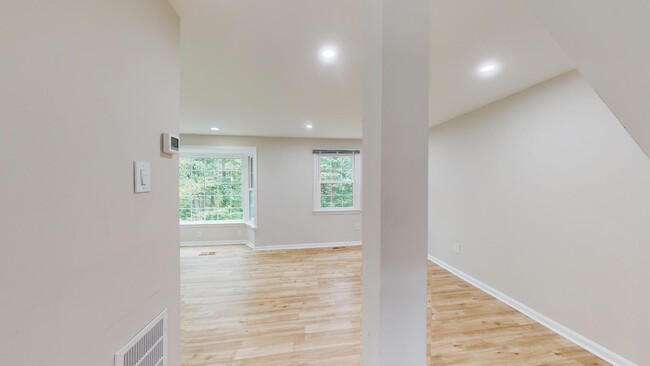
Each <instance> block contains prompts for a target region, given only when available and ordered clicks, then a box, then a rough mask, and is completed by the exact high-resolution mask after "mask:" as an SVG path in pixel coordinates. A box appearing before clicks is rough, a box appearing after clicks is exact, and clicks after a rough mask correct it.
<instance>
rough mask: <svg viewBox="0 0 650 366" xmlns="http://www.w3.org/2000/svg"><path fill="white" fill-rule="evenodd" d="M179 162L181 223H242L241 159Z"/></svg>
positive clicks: (242, 163)
mask: <svg viewBox="0 0 650 366" xmlns="http://www.w3.org/2000/svg"><path fill="white" fill-rule="evenodd" d="M179 161H180V219H181V221H188V222H192V221H242V220H244V195H243V189H242V188H243V166H244V159H243V158H234V157H227V158H212V157H181V158H180V160H179ZM247 194H248V192H247Z"/></svg>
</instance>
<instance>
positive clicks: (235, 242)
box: [181, 240, 255, 249]
mask: <svg viewBox="0 0 650 366" xmlns="http://www.w3.org/2000/svg"><path fill="white" fill-rule="evenodd" d="M222 245H246V246H248V247H249V248H251V249H255V244H253V243H251V242H250V241H248V240H213V241H182V242H181V247H182V248H186V247H216V246H222Z"/></svg>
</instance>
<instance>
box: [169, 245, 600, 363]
mask: <svg viewBox="0 0 650 366" xmlns="http://www.w3.org/2000/svg"><path fill="white" fill-rule="evenodd" d="M210 252H213V253H210ZM181 284H182V285H181V300H182V343H183V345H182V346H183V354H182V363H183V365H184V366H198V365H205V366H216V365H232V366H235V365H237V366H243V365H256V366H291V365H296V366H297V365H302V366H347V365H355V366H358V365H360V363H361V357H360V353H361V351H360V336H359V333H360V320H361V249H360V248H358V247H357V248H340V249H313V250H311V249H310V250H287V251H273V252H260V251H257V252H254V251H252V250H250V249H249V248H248V247H246V246H220V247H211V248H206V247H203V248H183V249H181ZM428 300H429V314H430V316H429V319H428V334H429V335H428V337H429V349H428V353H429V365H490V366H497V365H540V366H541V365H562V366H570V365H575V366H578V365H609V364H608V363H606V362H604V361H602V360H600V359H598V358H597V357H595V356H593V355H591V354H590V353H588V352H586V351H584V350H583V349H581V348H580V347H577V346H575V345H573V344H572V343H570V342H569V341H567V340H565V339H564V338H562V337H560V336H558V335H555V334H554V333H552V332H550V331H549V330H547V329H546V328H544V327H542V326H541V325H539V324H536V323H535V322H534V321H532V320H531V319H529V318H527V317H526V316H524V315H522V314H520V313H518V312H516V311H515V310H513V309H511V308H510V307H508V306H506V305H504V304H502V303H501V302H499V301H498V300H496V299H494V298H492V297H490V296H489V295H487V294H485V293H483V292H482V291H480V290H478V289H476V288H474V287H472V286H471V285H469V284H467V283H465V282H463V281H462V280H460V279H458V278H457V277H455V276H454V275H452V274H450V273H449V272H447V271H445V270H443V269H442V268H440V267H438V266H435V265H433V264H430V265H429V299H428ZM396 366H408V365H396Z"/></svg>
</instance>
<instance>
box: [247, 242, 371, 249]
mask: <svg viewBox="0 0 650 366" xmlns="http://www.w3.org/2000/svg"><path fill="white" fill-rule="evenodd" d="M359 245H361V242H360V241H343V242H331V243H308V244H286V245H262V246H254V249H255V250H294V249H315V248H333V247H353V246H359Z"/></svg>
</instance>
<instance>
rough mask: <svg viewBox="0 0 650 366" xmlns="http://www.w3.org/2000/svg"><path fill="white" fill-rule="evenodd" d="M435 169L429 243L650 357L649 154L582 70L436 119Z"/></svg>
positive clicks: (569, 320)
mask: <svg viewBox="0 0 650 366" xmlns="http://www.w3.org/2000/svg"><path fill="white" fill-rule="evenodd" d="M429 169H430V173H429V175H430V184H429V190H430V193H429V210H430V216H429V217H430V219H429V220H430V221H429V223H430V233H429V251H430V253H432V254H433V255H434V256H435V257H438V258H440V259H442V260H443V261H445V262H447V263H449V264H451V265H452V266H454V267H456V268H458V269H460V270H461V271H463V272H465V273H467V274H469V275H471V276H473V277H475V278H477V279H478V280H480V281H482V282H484V283H486V284H488V285H490V286H492V287H494V288H496V289H497V290H500V291H501V292H503V293H505V294H506V295H509V296H510V297H512V298H514V299H516V300H518V301H520V302H522V303H523V304H525V305H527V306H529V307H531V308H533V309H534V310H536V311H538V312H540V313H542V314H544V315H546V316H548V317H550V318H551V319H553V320H555V321H557V322H559V323H561V324H563V325H564V326H566V327H568V328H570V329H572V330H573V331H576V332H578V333H579V334H582V335H583V336H585V337H587V338H589V339H591V340H592V341H595V342H597V343H599V344H600V345H602V346H604V347H607V348H609V349H610V350H612V351H614V352H616V353H618V354H619V355H622V356H624V357H626V358H628V359H629V360H632V361H634V362H636V363H637V364H639V365H646V364H650V351H649V350H648V347H647V346H646V345H645V343H646V340H647V339H650V324H649V321H648V319H649V317H648V314H647V311H648V309H650V301H649V298H648V297H649V295H650V282H649V281H648V279H650V266H648V260H649V259H650V246H648V243H649V238H650V225H648V219H649V218H650V161H649V160H648V158H647V157H646V156H645V155H644V154H643V152H642V151H641V149H640V148H639V147H638V146H637V145H636V144H635V143H634V141H633V140H632V138H631V137H630V136H629V135H628V134H627V133H626V131H625V129H624V128H623V127H622V126H621V125H620V124H619V122H618V121H617V120H616V118H615V117H614V116H613V115H612V114H611V112H610V111H609V110H608V109H607V107H606V106H605V105H604V104H603V102H602V101H601V100H600V99H599V98H598V96H597V95H596V94H595V92H594V91H593V89H592V88H591V87H590V86H589V85H588V84H587V83H586V82H585V81H584V80H583V79H582V77H581V76H580V75H579V74H578V73H577V72H572V73H569V74H565V75H563V76H560V77H558V78H555V79H553V80H551V81H548V82H545V83H543V84H540V85H538V86H535V87H533V88H530V89H528V90H526V91H523V92H521V93H518V94H516V95H514V96H511V97H509V98H506V99H504V100H502V101H499V102H497V103H494V104H491V105H489V106H487V107H484V108H481V109H479V110H476V111H474V112H471V113H469V114H467V115H464V116H461V117H459V118H456V119H453V120H451V121H450V122H448V123H445V124H443V125H440V126H437V127H434V128H432V129H431V133H430V163H429ZM454 242H459V243H460V244H461V254H455V253H454V252H453V250H452V246H453V243H454Z"/></svg>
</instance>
